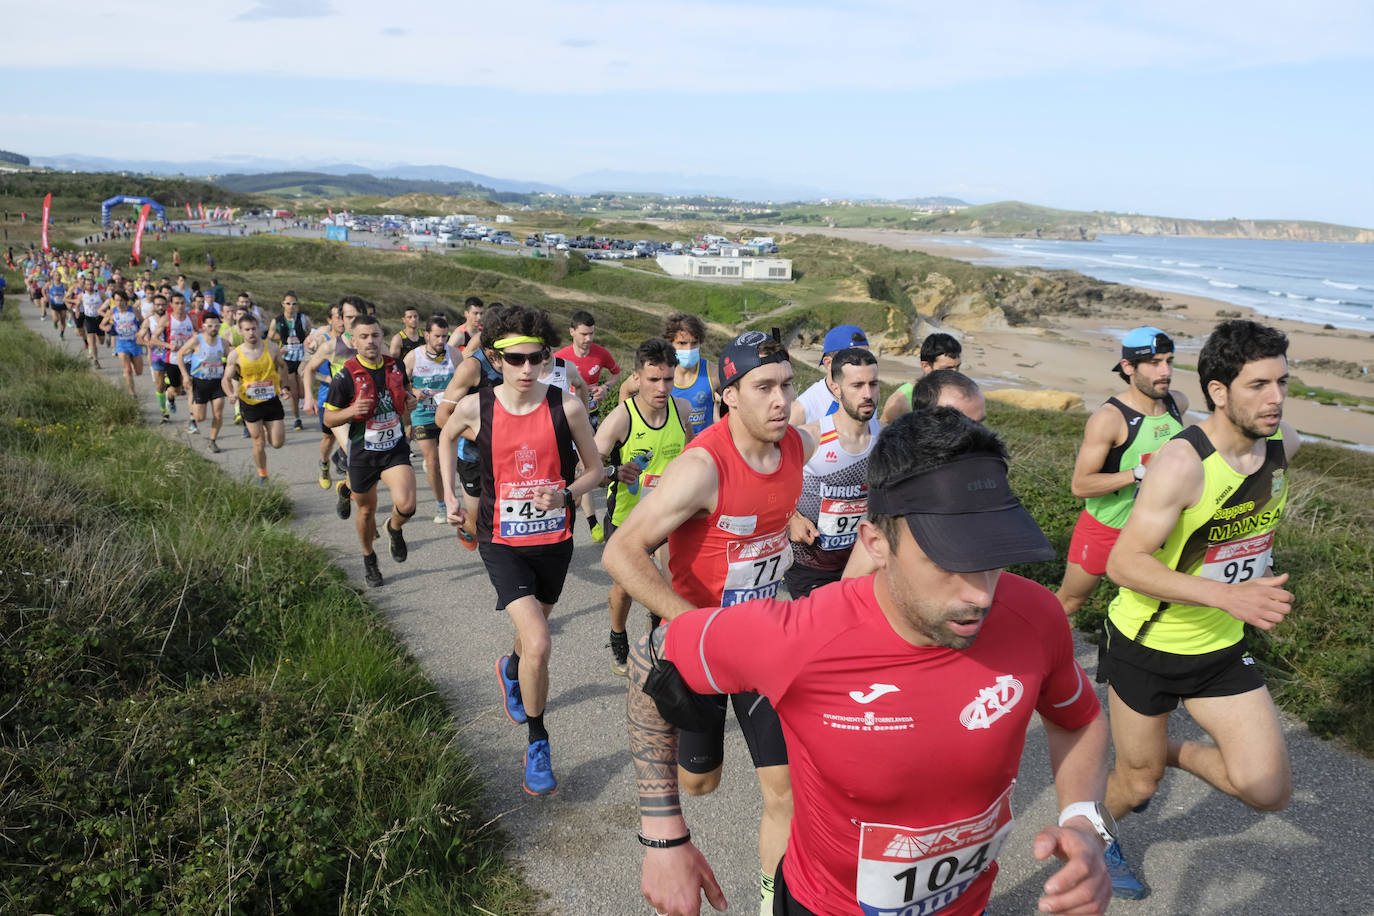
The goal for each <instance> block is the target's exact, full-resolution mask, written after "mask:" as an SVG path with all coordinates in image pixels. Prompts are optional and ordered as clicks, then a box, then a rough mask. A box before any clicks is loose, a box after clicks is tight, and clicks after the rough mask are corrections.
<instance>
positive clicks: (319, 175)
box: [214, 172, 495, 197]
mask: <svg viewBox="0 0 1374 916" xmlns="http://www.w3.org/2000/svg"><path fill="white" fill-rule="evenodd" d="M214 184H215V185H217V186H218V187H221V188H226V189H228V190H230V191H241V192H244V193H269V194H278V195H288V196H289V194H288V192H295V191H298V190H299V191H300V193H301V195H302V196H306V197H345V196H349V195H354V194H373V195H378V196H385V197H395V196H397V195H400V194H441V195H446V196H455V197H456V196H463V197H484V196H486V195H489V194H494V193H495V189H493V188H488V187H486V186H484V185H480V184H477V183H476V182H472V181H425V180H420V179H410V178H377V177H375V176H373V175H366V174H356V175H329V174H326V173H324V172H268V173H264V174H259V175H221V176H219V177H218V178H216V179H215V180H214ZM325 188H328V189H329V191H330V193H325V192H324V190H323V189H325Z"/></svg>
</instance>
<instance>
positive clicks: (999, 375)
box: [792, 227, 1374, 449]
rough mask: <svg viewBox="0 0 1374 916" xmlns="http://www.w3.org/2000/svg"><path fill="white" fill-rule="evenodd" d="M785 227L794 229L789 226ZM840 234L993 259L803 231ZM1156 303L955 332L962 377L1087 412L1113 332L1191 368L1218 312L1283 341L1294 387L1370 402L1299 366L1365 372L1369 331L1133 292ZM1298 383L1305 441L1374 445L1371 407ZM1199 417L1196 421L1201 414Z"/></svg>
mask: <svg viewBox="0 0 1374 916" xmlns="http://www.w3.org/2000/svg"><path fill="white" fill-rule="evenodd" d="M792 231H797V230H796V229H795V228H794V229H793V230H792ZM805 231H807V232H813V231H814V232H820V233H822V234H825V235H832V236H836V237H839V238H846V239H851V240H853V241H857V242H867V243H869V244H873V245H886V246H888V247H891V248H899V249H903V250H912V251H923V252H925V253H927V254H932V255H938V256H940V257H947V258H959V259H961V260H968V261H972V262H974V263H976V262H977V261H978V260H979V259H980V258H982V257H994V256H995V255H994V254H993V253H992V252H990V251H987V250H986V249H980V248H977V247H976V246H971V245H959V244H949V243H947V242H945V241H944V240H942V239H940V238H938V237H936V238H932V237H930V236H922V235H917V234H915V233H910V232H900V231H889V230H881V229H812V228H809V227H808V228H807V229H806V230H805ZM1141 291H1142V292H1144V293H1146V294H1147V295H1150V296H1154V297H1155V298H1157V299H1159V300H1160V302H1161V303H1162V305H1163V310H1162V311H1159V312H1154V311H1147V310H1144V309H1112V310H1111V311H1108V312H1107V313H1105V314H1103V315H1101V316H1094V317H1091V318H1079V317H1074V316H1053V317H1051V318H1049V319H1046V321H1045V322H1044V325H1045V326H1043V327H1017V328H1010V329H1007V330H1000V331H979V332H971V333H968V334H965V335H964V336H963V344H964V371H965V372H966V373H968V374H969V375H970V376H972V377H973V378H975V379H977V380H978V383H979V384H980V385H982V386H983V387H984V388H985V389H987V390H989V391H991V390H996V389H999V388H1025V389H1036V388H1049V389H1055V390H1058V391H1067V392H1072V393H1074V394H1077V395H1079V396H1081V397H1082V398H1083V402H1084V405H1085V406H1086V408H1087V409H1089V410H1091V409H1093V408H1095V407H1096V406H1097V405H1099V404H1101V403H1102V402H1103V401H1105V400H1106V399H1107V398H1109V397H1111V396H1112V395H1114V394H1116V393H1118V392H1119V391H1120V390H1121V387H1122V385H1121V380H1120V379H1119V378H1118V377H1117V376H1116V375H1115V374H1114V373H1112V372H1111V365H1112V359H1113V358H1114V357H1115V356H1118V355H1119V354H1120V352H1121V351H1120V346H1121V344H1120V339H1121V336H1122V335H1123V334H1124V333H1125V332H1126V331H1128V330H1130V329H1131V328H1134V327H1139V326H1141V325H1154V326H1155V327H1158V328H1160V329H1162V330H1164V331H1165V332H1167V333H1168V334H1169V335H1170V336H1171V337H1173V338H1174V342H1175V344H1176V346H1177V347H1178V351H1177V355H1176V357H1175V361H1176V363H1177V364H1178V365H1179V366H1196V365H1197V353H1198V350H1199V349H1200V348H1201V347H1202V342H1203V340H1204V339H1205V338H1206V336H1207V334H1208V332H1209V331H1210V330H1211V329H1212V328H1213V327H1215V326H1216V324H1217V323H1218V322H1219V321H1222V320H1224V317H1219V316H1218V312H1224V313H1226V315H1239V316H1241V317H1244V318H1253V319H1254V320H1256V321H1262V322H1264V323H1265V324H1268V325H1272V326H1273V327H1277V328H1279V329H1280V330H1282V331H1283V332H1284V333H1285V334H1287V335H1288V339H1289V349H1288V358H1289V362H1290V364H1291V366H1292V372H1293V375H1294V377H1296V378H1297V379H1299V380H1300V381H1301V382H1302V383H1303V385H1308V386H1317V387H1320V388H1326V389H1329V390H1332V391H1339V392H1343V393H1346V394H1351V395H1356V396H1359V397H1364V398H1370V399H1374V375H1370V376H1369V377H1368V378H1367V379H1364V380H1361V379H1351V378H1345V377H1342V376H1339V375H1334V374H1330V373H1326V372H1320V371H1317V370H1316V369H1314V368H1306V367H1304V365H1303V363H1304V361H1307V360H1313V359H1318V358H1323V357H1324V358H1326V359H1333V360H1343V361H1349V362H1354V363H1358V364H1360V365H1363V366H1369V365H1370V364H1371V363H1374V335H1371V334H1368V333H1361V332H1357V331H1346V330H1339V329H1338V330H1329V329H1324V328H1322V327H1321V326H1320V325H1315V324H1306V323H1304V322H1299V321H1289V320H1285V319H1279V318H1269V317H1267V316H1264V315H1261V314H1259V313H1257V312H1255V311H1253V310H1251V309H1248V308H1245V307H1244V306H1239V305H1231V304H1230V303H1226V302H1220V301H1218V300H1216V299H1207V298H1204V297H1201V296H1185V295H1179V294H1176V293H1162V292H1156V291H1154V290H1141ZM881 367H882V368H881V371H882V372H883V375H884V378H885V379H894V378H899V377H901V376H903V375H904V374H905V373H906V372H911V373H912V374H917V373H919V371H920V370H919V366H918V361H917V360H916V358H915V357H907V356H885V357H884V358H883V359H882V361H881ZM1174 387H1175V388H1177V389H1178V390H1180V391H1182V392H1183V393H1184V394H1186V395H1187V396H1188V398H1189V400H1190V401H1191V402H1192V406H1193V409H1194V410H1195V411H1199V412H1200V411H1203V410H1205V405H1204V404H1203V400H1202V390H1201V387H1200V386H1199V384H1198V377H1197V374H1196V373H1195V372H1193V371H1190V370H1189V369H1183V368H1180V369H1178V370H1176V371H1175V373H1174ZM1302 390H1303V386H1302V385H1293V386H1291V388H1290V397H1289V399H1288V402H1287V403H1286V404H1285V406H1284V418H1285V419H1286V420H1287V421H1288V422H1289V423H1291V424H1292V425H1293V426H1295V427H1296V428H1297V429H1298V430H1299V432H1302V433H1304V434H1307V435H1311V436H1316V437H1322V438H1326V439H1332V440H1335V441H1338V442H1346V443H1353V444H1356V445H1359V446H1363V447H1365V448H1367V449H1374V409H1369V410H1358V409H1352V408H1346V407H1338V406H1328V405H1324V404H1319V403H1317V402H1316V401H1312V400H1307V399H1304V398H1303V397H1301V396H1299V395H1300V392H1301V391H1302ZM1201 416H1202V415H1201V413H1198V414H1197V418H1198V419H1200V418H1201Z"/></svg>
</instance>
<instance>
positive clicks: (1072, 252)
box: [940, 235, 1374, 331]
mask: <svg viewBox="0 0 1374 916" xmlns="http://www.w3.org/2000/svg"><path fill="white" fill-rule="evenodd" d="M940 241H941V242H942V243H944V244H966V245H970V246H973V247H977V248H984V249H986V250H988V251H991V252H994V253H995V254H996V257H995V258H979V259H977V260H976V263H978V264H985V265H989V264H990V265H997V264H1006V265H1030V266H1036V267H1046V268H1051V269H1056V270H1076V271H1078V272H1079V273H1083V274H1087V275H1088V276H1090V277H1096V278H1097V279H1099V280H1108V281H1110V282H1113V283H1128V284H1130V285H1132V286H1140V287H1144V288H1146V289H1154V290H1161V291H1164V292H1172V293H1185V294H1188V295H1193V296H1207V297H1209V298H1212V299H1219V300H1221V301H1223V302H1229V303H1232V304H1235V305H1246V306H1249V307H1250V308H1253V309H1255V310H1256V311H1257V312H1260V313H1261V314H1264V315H1269V316H1272V317H1277V318H1290V319H1294V320H1297V321H1306V322H1310V323H1313V324H1319V325H1322V324H1331V325H1334V326H1336V327H1338V328H1350V329H1355V330H1363V331H1374V245H1357V244H1354V243H1349V244H1347V243H1338V242H1269V241H1255V240H1249V239H1198V238H1178V237H1163V238H1161V237H1147V236H1124V235H1104V236H1099V237H1098V239H1097V241H1094V242H1067V241H1041V240H1035V239H993V238H978V239H957V240H955V239H950V238H948V237H941V238H940Z"/></svg>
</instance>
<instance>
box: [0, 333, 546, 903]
mask: <svg viewBox="0 0 1374 916" xmlns="http://www.w3.org/2000/svg"><path fill="white" fill-rule="evenodd" d="M0 470H3V473H4V474H5V476H6V479H7V480H8V484H7V485H6V486H5V487H3V488H0V516H2V517H3V518H4V519H5V524H4V525H3V526H0V567H2V568H3V573H0V633H3V634H4V639H3V641H0V709H3V710H4V714H3V716H0V824H3V825H5V827H6V829H4V830H0V855H2V856H3V860H4V862H5V867H4V868H3V869H0V911H3V912H7V913H64V914H86V913H89V914H106V913H153V912H162V913H211V912H221V911H223V912H229V911H233V912H243V913H268V912H290V913H305V914H321V916H324V914H330V916H332V914H338V913H362V912H364V911H380V912H390V913H400V914H422V913H423V914H429V913H441V912H443V913H448V912H476V911H482V912H497V913H528V912H531V911H532V910H533V904H532V902H531V901H532V894H531V892H530V891H529V890H528V889H526V888H525V887H524V886H523V885H522V883H521V882H520V880H519V879H518V877H517V876H516V875H515V874H514V873H513V872H512V870H510V869H509V868H508V867H507V866H506V865H505V864H504V863H503V860H502V858H501V854H500V848H501V842H500V838H499V836H498V835H496V834H495V833H494V832H493V830H492V829H491V828H490V827H489V826H488V823H489V822H488V820H487V818H486V817H485V815H483V814H482V812H481V809H480V807H479V805H478V793H479V791H480V786H479V785H478V784H477V782H476V781H475V778H474V775H473V771H472V768H471V766H470V764H469V763H468V761H467V760H466V759H465V758H464V757H463V756H462V755H461V754H460V753H459V752H457V751H456V750H455V749H454V748H455V747H456V746H457V741H456V737H457V736H456V734H455V732H456V728H455V725H454V722H453V720H452V718H451V716H450V715H449V713H448V710H447V709H446V708H445V706H444V704H443V702H442V701H441V700H440V699H439V698H438V696H437V694H436V691H435V688H434V685H433V684H432V683H430V682H429V681H428V680H427V679H426V678H425V677H424V675H423V674H422V673H421V671H420V669H419V667H418V666H417V665H416V664H415V663H414V661H413V660H411V659H410V657H409V656H408V655H407V653H406V652H405V650H404V648H403V647H402V646H400V645H398V644H397V642H396V640H395V637H394V636H392V634H391V633H390V631H388V630H387V628H386V626H385V624H384V622H383V619H382V617H381V614H380V613H379V612H378V611H377V609H376V608H375V607H373V606H372V605H371V604H369V603H368V602H367V601H366V600H364V599H363V598H362V597H361V596H360V595H359V594H358V593H357V592H356V591H355V590H354V589H353V588H352V587H351V586H349V584H348V583H347V581H346V579H345V577H344V575H343V574H342V573H341V572H340V571H339V570H338V569H337V568H336V567H334V566H333V565H332V563H331V562H330V560H329V557H328V555H327V554H326V552H325V551H324V550H322V549H320V548H318V547H316V546H314V545H312V544H310V543H308V542H305V541H302V540H300V539H298V538H297V537H295V536H294V535H293V534H292V533H291V531H290V528H289V526H288V524H287V522H288V520H289V516H290V512H291V508H290V504H289V502H288V500H287V499H286V497H285V496H284V495H283V494H282V493H281V492H280V491H278V490H276V489H275V488H268V489H263V488H257V487H250V486H247V485H245V484H242V483H238V482H235V481H232V480H231V479H230V478H229V477H228V476H227V475H226V474H224V473H223V472H222V471H220V470H219V468H218V467H217V466H216V465H214V464H212V463H211V462H209V461H208V460H206V459H205V458H204V457H202V456H200V455H198V454H196V453H194V452H193V451H192V450H190V449H189V448H186V447H185V446H183V445H181V444H179V443H177V442H173V441H171V440H169V439H166V438H165V437H163V436H160V435H158V434H157V433H156V432H154V431H152V430H149V429H146V428H144V427H143V426H142V425H141V423H140V422H139V414H138V411H137V409H136V406H135V404H134V402H133V400H132V399H131V398H129V397H128V396H127V395H125V394H124V393H122V392H120V391H117V390H116V389H115V388H114V387H113V386H111V385H109V384H107V383H105V382H104V381H103V380H102V379H100V378H98V377H96V376H94V375H92V374H91V373H90V372H89V371H88V370H87V369H86V368H85V366H84V361H82V360H79V359H77V358H70V357H66V356H63V355H61V354H60V353H58V352H57V351H56V350H54V349H52V348H51V347H49V346H48V345H47V344H45V343H44V342H43V341H42V340H41V339H40V338H38V337H37V336H36V335H34V334H32V333H30V332H28V331H26V330H23V329H22V328H21V327H20V326H19V322H18V320H17V318H16V316H15V314H14V310H13V309H8V310H6V314H5V315H4V317H3V319H0Z"/></svg>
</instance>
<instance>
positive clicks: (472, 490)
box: [458, 458, 482, 499]
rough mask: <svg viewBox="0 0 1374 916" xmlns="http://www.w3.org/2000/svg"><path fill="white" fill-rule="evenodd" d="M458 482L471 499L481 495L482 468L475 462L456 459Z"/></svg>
mask: <svg viewBox="0 0 1374 916" xmlns="http://www.w3.org/2000/svg"><path fill="white" fill-rule="evenodd" d="M458 482H459V483H461V484H462V485H463V492H464V493H466V494H467V495H469V496H471V497H472V498H473V499H476V498H477V497H479V496H481V495H482V467H481V465H479V464H478V463H477V462H476V461H466V460H464V459H462V458H459V459H458Z"/></svg>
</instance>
